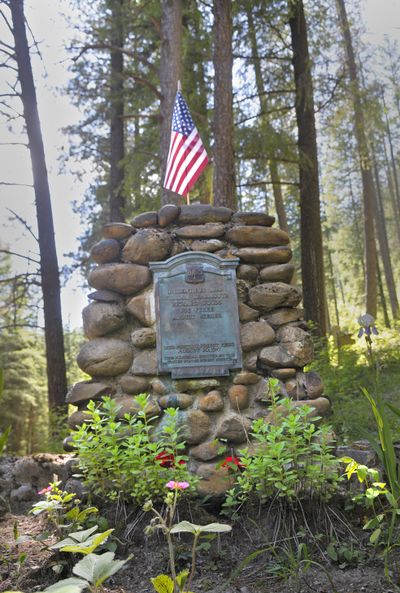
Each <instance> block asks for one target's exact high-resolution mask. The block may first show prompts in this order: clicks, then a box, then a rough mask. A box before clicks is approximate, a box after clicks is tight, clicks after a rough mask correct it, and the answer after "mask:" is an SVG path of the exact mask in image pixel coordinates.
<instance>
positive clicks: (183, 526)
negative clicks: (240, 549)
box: [171, 521, 232, 535]
mask: <svg viewBox="0 0 400 593" xmlns="http://www.w3.org/2000/svg"><path fill="white" fill-rule="evenodd" d="M231 530H232V527H231V526H230V525H226V524H224V523H209V524H208V525H196V524H195V523H190V522H189V521H181V522H180V523H177V524H176V525H174V526H173V527H172V529H171V533H193V535H196V534H200V533H226V532H228V531H231Z"/></svg>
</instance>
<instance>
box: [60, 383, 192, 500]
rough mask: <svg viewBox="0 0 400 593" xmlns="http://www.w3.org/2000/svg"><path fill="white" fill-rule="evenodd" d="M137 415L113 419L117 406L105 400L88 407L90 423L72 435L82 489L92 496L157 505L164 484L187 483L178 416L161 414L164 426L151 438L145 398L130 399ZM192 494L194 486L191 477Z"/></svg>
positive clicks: (140, 396) (160, 498) (167, 412)
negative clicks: (81, 478)
mask: <svg viewBox="0 0 400 593" xmlns="http://www.w3.org/2000/svg"><path fill="white" fill-rule="evenodd" d="M135 401H136V404H137V406H138V412H137V414H135V415H130V414H125V416H124V417H123V419H118V417H117V412H118V405H117V404H116V402H115V401H114V400H113V399H111V398H110V397H104V398H103V401H102V403H100V404H96V403H94V402H92V401H91V402H90V403H89V405H88V414H89V416H90V419H89V420H88V421H87V422H86V423H84V424H82V426H81V427H79V428H78V429H77V430H75V431H74V432H73V433H72V436H73V439H74V445H75V447H76V450H77V453H78V458H79V467H80V470H81V471H82V473H83V477H84V481H85V484H86V485H87V486H88V488H89V490H90V491H91V492H93V493H95V494H97V495H100V496H103V497H106V498H108V499H110V500H116V499H118V498H120V497H122V498H123V499H125V500H129V499H131V500H133V501H134V502H136V503H137V504H143V503H144V502H145V501H146V500H148V499H152V500H154V501H157V500H162V499H163V496H164V491H165V484H166V482H168V481H169V480H171V479H172V480H177V481H185V480H188V478H189V472H188V469H187V466H186V461H187V457H186V456H185V455H184V454H183V451H184V449H185V443H184V442H183V441H182V440H181V438H180V428H179V427H178V424H177V410H175V409H174V408H168V409H167V410H165V411H164V413H165V415H166V418H167V421H166V422H165V423H163V424H164V426H163V428H162V430H161V431H160V432H158V433H157V440H155V438H153V426H152V420H154V417H153V418H152V417H149V416H148V414H147V413H146V409H147V407H148V405H147V404H148V395H146V394H141V395H138V396H137V397H136V398H135ZM190 483H191V489H193V488H194V486H195V480H193V477H192V476H191V479H190Z"/></svg>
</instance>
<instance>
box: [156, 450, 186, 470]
mask: <svg viewBox="0 0 400 593" xmlns="http://www.w3.org/2000/svg"><path fill="white" fill-rule="evenodd" d="M155 459H156V461H159V462H160V465H161V467H167V468H171V467H175V456H174V454H173V453H167V451H161V453H159V454H158V455H156V457H155ZM185 463H186V462H185V461H184V460H183V459H181V460H180V461H179V462H178V465H185Z"/></svg>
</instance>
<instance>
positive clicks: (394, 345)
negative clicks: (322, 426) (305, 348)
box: [308, 328, 400, 443]
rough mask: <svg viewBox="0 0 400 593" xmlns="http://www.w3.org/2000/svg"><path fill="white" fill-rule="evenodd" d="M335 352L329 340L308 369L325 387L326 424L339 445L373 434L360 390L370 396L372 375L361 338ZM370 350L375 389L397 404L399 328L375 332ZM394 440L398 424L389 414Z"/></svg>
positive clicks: (398, 433) (372, 423) (399, 434)
mask: <svg viewBox="0 0 400 593" xmlns="http://www.w3.org/2000/svg"><path fill="white" fill-rule="evenodd" d="M353 336H354V343H353V344H350V345H348V346H343V347H341V348H340V349H337V348H336V346H335V344H334V342H333V339H330V340H329V342H328V344H327V345H326V346H323V347H320V346H319V347H318V346H317V348H316V355H315V360H314V362H313V363H312V364H311V365H310V366H309V367H308V370H314V371H316V372H317V373H319V374H320V375H321V377H322V379H323V381H324V384H325V394H326V395H327V396H328V397H329V398H330V400H331V402H332V412H331V415H330V416H329V418H328V422H329V423H330V424H332V426H333V428H334V430H335V432H336V434H337V436H338V438H339V440H340V441H341V442H344V443H346V442H352V441H355V440H359V439H364V438H367V436H368V435H369V434H371V432H373V433H375V432H376V426H375V421H374V418H373V414H372V412H371V406H370V404H369V403H368V401H367V399H366V398H365V397H364V396H363V394H362V392H361V387H364V388H366V389H368V391H370V392H371V393H373V392H374V389H375V373H374V371H372V370H371V369H370V367H369V365H368V360H367V357H366V345H365V341H364V338H360V339H358V338H357V330H355V331H354V334H353ZM373 351H374V357H375V360H376V362H377V363H378V367H379V379H378V380H379V389H380V391H381V393H382V395H383V398H384V400H385V401H387V402H391V403H393V404H395V405H399V392H400V332H399V328H393V329H383V330H380V329H379V335H378V336H373ZM389 419H390V425H391V429H392V430H393V433H394V435H395V439H396V440H397V439H399V440H400V421H399V419H398V418H396V417H395V416H394V415H392V414H389Z"/></svg>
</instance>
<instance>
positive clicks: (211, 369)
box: [149, 251, 242, 379]
mask: <svg viewBox="0 0 400 593" xmlns="http://www.w3.org/2000/svg"><path fill="white" fill-rule="evenodd" d="M199 260H201V263H203V264H208V265H209V266H211V268H209V269H207V270H206V271H205V273H207V274H213V273H214V274H216V275H217V276H219V277H221V276H223V277H225V278H226V279H227V280H229V281H231V282H232V284H233V287H234V290H233V292H232V294H231V297H230V298H231V299H232V304H233V305H234V309H235V311H236V312H237V317H236V319H232V335H233V337H234V339H235V345H236V355H237V360H236V362H235V363H233V364H226V365H224V364H223V365H221V364H218V363H217V362H216V364H215V365H214V364H210V363H205V364H204V365H202V366H193V367H178V366H176V367H171V366H168V367H166V366H165V365H163V362H162V335H161V315H160V282H161V281H162V280H163V279H171V278H173V277H174V276H179V275H182V273H183V266H184V265H187V264H194V265H195V264H198V263H199ZM239 262H240V260H239V259H238V258H232V259H229V260H227V259H223V258H221V257H218V256H217V255H214V254H212V253H205V252H203V251H191V252H185V253H179V254H178V255H174V256H173V257H171V258H169V259H168V260H165V261H163V262H150V264H149V267H150V269H151V271H152V272H153V273H154V295H155V313H156V335H157V366H158V372H159V373H171V377H172V379H178V378H179V379H180V378H182V379H183V378H196V377H216V376H227V375H229V371H230V369H241V368H242V349H241V345H240V323H239V309H238V300H237V292H236V274H235V270H236V267H237V266H238V265H239Z"/></svg>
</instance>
